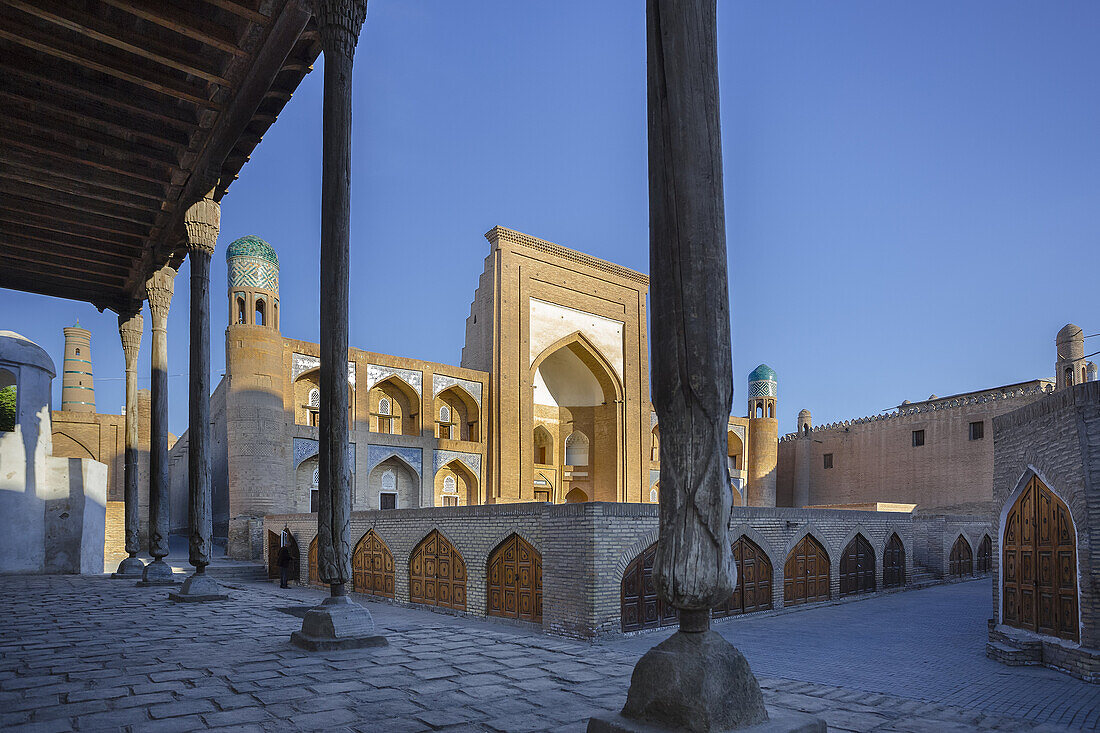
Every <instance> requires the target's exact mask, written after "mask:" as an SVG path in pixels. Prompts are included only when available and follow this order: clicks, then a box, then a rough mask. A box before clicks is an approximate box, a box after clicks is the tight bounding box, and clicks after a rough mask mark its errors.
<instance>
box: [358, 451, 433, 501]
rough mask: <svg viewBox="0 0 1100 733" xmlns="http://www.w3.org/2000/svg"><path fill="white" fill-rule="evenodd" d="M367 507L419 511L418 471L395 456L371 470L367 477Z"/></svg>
mask: <svg viewBox="0 0 1100 733" xmlns="http://www.w3.org/2000/svg"><path fill="white" fill-rule="evenodd" d="M367 507H368V508H370V509H417V508H419V507H420V476H418V475H417V473H416V469H415V468H413V467H412V466H410V465H409V464H408V463H406V462H405V459H404V458H402V457H401V456H399V455H397V454H394V455H392V456H390V457H389V458H386V459H385V460H383V461H379V462H378V464H377V465H376V466H375V467H374V468H372V469H371V472H370V474H368V476H367Z"/></svg>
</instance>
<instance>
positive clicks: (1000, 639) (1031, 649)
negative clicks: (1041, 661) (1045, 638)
mask: <svg viewBox="0 0 1100 733" xmlns="http://www.w3.org/2000/svg"><path fill="white" fill-rule="evenodd" d="M989 640H990V641H991V642H994V643H996V644H1002V645H1004V646H1007V647H1010V648H1012V649H1019V650H1021V651H1026V652H1028V653H1030V654H1034V655H1035V656H1036V658H1037V659H1038V658H1041V657H1042V653H1043V642H1041V641H1039V640H1038V639H1033V638H1029V637H1025V636H1023V635H1022V634H1020V633H1019V632H1017V631H1015V630H1013V629H1009V628H1007V627H1005V626H991V627H990V629H989Z"/></svg>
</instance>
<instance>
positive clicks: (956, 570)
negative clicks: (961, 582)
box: [949, 535, 974, 578]
mask: <svg viewBox="0 0 1100 733" xmlns="http://www.w3.org/2000/svg"><path fill="white" fill-rule="evenodd" d="M949 570H950V572H951V577H952V578H959V577H962V576H964V575H973V574H974V553H973V552H971V550H970V543H969V542H967V541H966V538H965V537H963V536H962V535H959V538H958V539H957V540H955V544H954V545H952V547H951V564H950V566H949Z"/></svg>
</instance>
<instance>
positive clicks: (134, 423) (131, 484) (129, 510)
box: [112, 302, 145, 579]
mask: <svg viewBox="0 0 1100 733" xmlns="http://www.w3.org/2000/svg"><path fill="white" fill-rule="evenodd" d="M143 328H144V319H143V318H142V316H141V303H140V302H138V303H135V304H134V307H133V308H132V309H131V310H128V311H123V312H121V313H119V314H118V335H119V338H120V339H121V340H122V353H123V356H124V357H125V359H126V453H125V456H124V458H123V478H122V485H123V494H122V498H123V503H124V507H125V513H126V527H125V529H126V552H127V553H128V554H129V557H127V558H126V559H125V560H123V561H122V562H121V563H119V565H118V570H117V571H115V573H114V575H113V576H112V577H115V578H131V579H140V578H141V574H142V571H143V570H144V569H145V563H143V562H142V561H141V560H140V559H138V553H139V552H140V551H141V506H140V498H139V496H138V408H137V358H138V351H139V350H140V349H141V332H142V330H143Z"/></svg>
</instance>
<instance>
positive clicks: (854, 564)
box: [840, 534, 875, 596]
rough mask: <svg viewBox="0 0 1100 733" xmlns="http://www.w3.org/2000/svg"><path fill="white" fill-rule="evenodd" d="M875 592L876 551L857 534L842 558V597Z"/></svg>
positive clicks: (864, 538) (845, 549) (865, 539)
mask: <svg viewBox="0 0 1100 733" xmlns="http://www.w3.org/2000/svg"><path fill="white" fill-rule="evenodd" d="M874 590H875V549H874V548H873V547H871V543H870V542H868V541H867V538H866V537H864V536H863V535H862V534H857V535H856V536H855V537H853V538H852V541H851V542H849V543H848V546H847V547H845V548H844V552H843V554H841V556H840V595H842V596H846V595H850V594H852V593H872V592H874Z"/></svg>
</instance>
